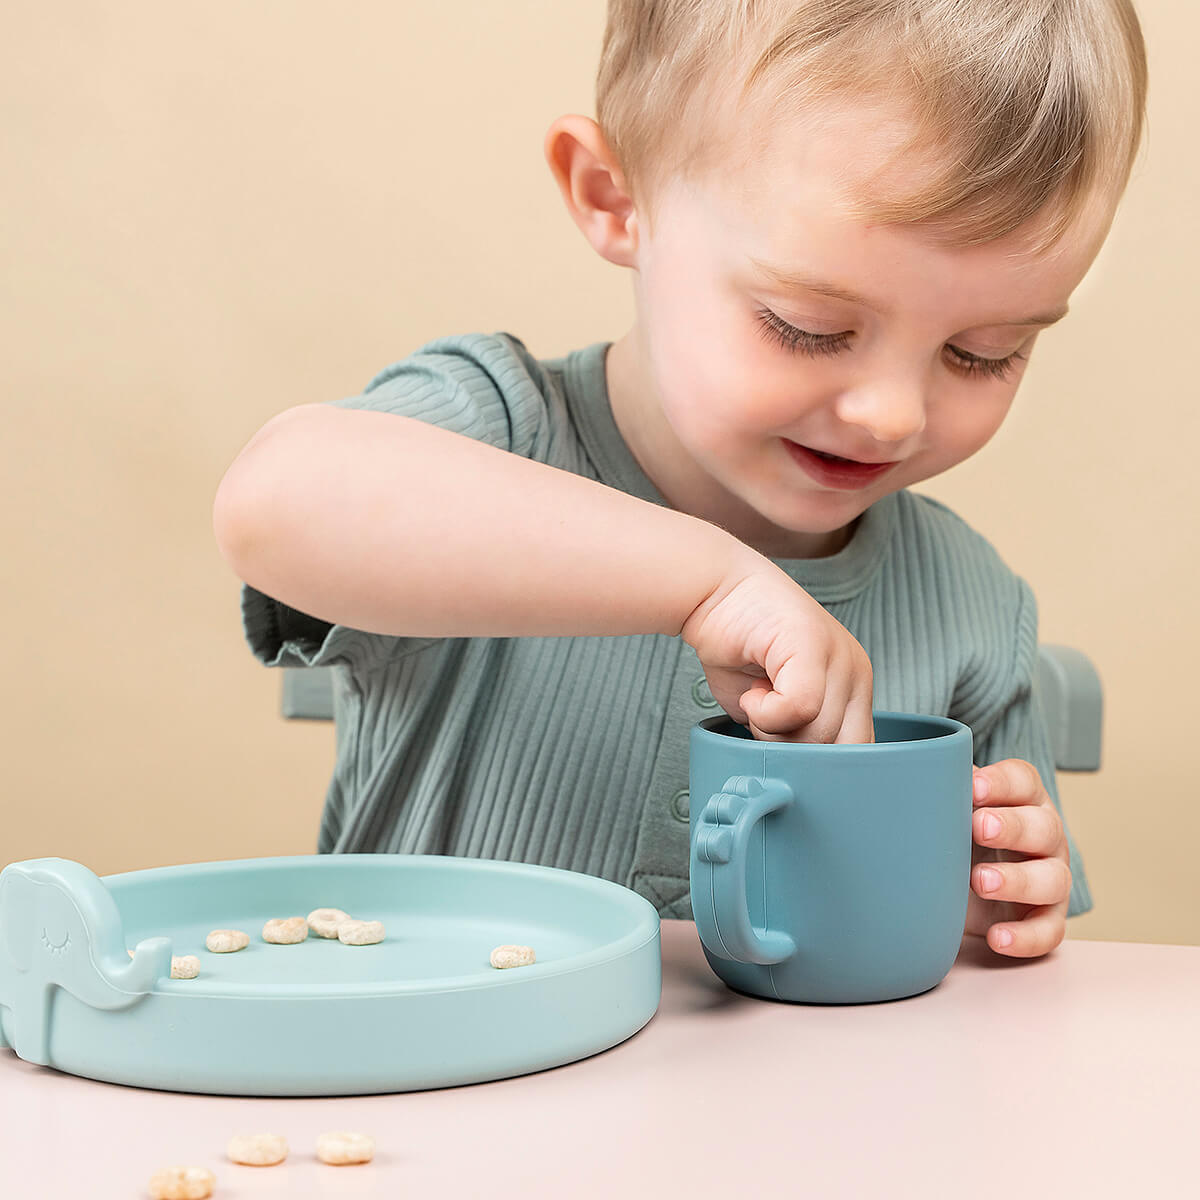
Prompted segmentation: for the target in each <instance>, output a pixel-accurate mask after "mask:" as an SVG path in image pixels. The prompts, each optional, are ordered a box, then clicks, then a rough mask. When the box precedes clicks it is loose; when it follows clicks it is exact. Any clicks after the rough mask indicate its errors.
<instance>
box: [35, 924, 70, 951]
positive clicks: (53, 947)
mask: <svg viewBox="0 0 1200 1200" xmlns="http://www.w3.org/2000/svg"><path fill="white" fill-rule="evenodd" d="M42 944H43V945H44V946H45V947H46V949H47V950H49V951H50V953H51V954H61V953H62V952H63V951H64V950H65V949H66V948H67V947H68V946H69V945H70V944H71V934H70V931H68V932H67V933H66V934H65V935H64V937H63V940H62V941H61V942H52V941H51V940H50V935H49V934H48V933H47V932H46V930H45V929H43V930H42Z"/></svg>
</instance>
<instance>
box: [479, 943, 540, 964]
mask: <svg viewBox="0 0 1200 1200" xmlns="http://www.w3.org/2000/svg"><path fill="white" fill-rule="evenodd" d="M489 961H490V962H491V964H492V966H493V967H497V968H499V969H500V970H503V969H504V968H505V967H527V966H529V965H530V963H533V962H536V961H537V956H536V955H535V954H534V952H533V947H532V946H497V947H496V948H495V950H493V951H492V955H491V958H490V959H489Z"/></svg>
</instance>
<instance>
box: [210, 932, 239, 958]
mask: <svg viewBox="0 0 1200 1200" xmlns="http://www.w3.org/2000/svg"><path fill="white" fill-rule="evenodd" d="M204 944H205V945H206V946H207V947H208V948H209V949H210V950H211V951H212V952H213V953H214V954H232V953H233V952H234V951H235V950H245V948H246V947H247V946H248V945H250V935H249V934H248V933H243V932H242V931H241V930H240V929H214V930H213V931H212V933H210V934H209V935H208V937H206V938H205V939H204Z"/></svg>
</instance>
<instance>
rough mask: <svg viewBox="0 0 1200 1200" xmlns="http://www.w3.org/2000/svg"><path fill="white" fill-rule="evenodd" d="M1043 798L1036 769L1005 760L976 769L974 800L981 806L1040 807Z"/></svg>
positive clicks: (1027, 764) (1015, 761) (1018, 761)
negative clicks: (1033, 805)
mask: <svg viewBox="0 0 1200 1200" xmlns="http://www.w3.org/2000/svg"><path fill="white" fill-rule="evenodd" d="M1045 795H1046V788H1045V785H1044V784H1043V783H1042V777H1041V776H1040V775H1039V774H1038V771H1037V767H1035V766H1034V765H1033V764H1032V763H1027V762H1025V761H1024V760H1023V759H1020V758H1006V759H1004V760H1003V761H1002V762H996V763H989V764H988V766H986V767H977V768H976V770H975V784H974V799H975V804H976V806H978V805H981V804H1040V803H1041V802H1042V799H1043V798H1044V797H1045Z"/></svg>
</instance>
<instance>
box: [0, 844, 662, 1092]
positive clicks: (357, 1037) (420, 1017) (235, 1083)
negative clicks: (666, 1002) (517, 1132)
mask: <svg viewBox="0 0 1200 1200" xmlns="http://www.w3.org/2000/svg"><path fill="white" fill-rule="evenodd" d="M314 908H340V909H344V910H345V911H346V912H348V913H350V914H351V916H353V917H357V918H360V919H365V920H380V921H383V923H384V925H385V927H386V929H387V937H386V939H385V940H384V941H383V942H381V943H379V944H378V945H374V946H344V945H342V943H341V942H338V941H336V940H332V941H327V940H325V939H322V938H317V937H315V936H312V935H310V936H309V938H308V940H307V941H305V942H302V943H300V944H299V945H295V946H276V945H270V944H268V943H266V942H264V941H263V940H262V927H263V924H264V922H265V921H267V920H268V919H269V918H271V917H289V916H305V915H306V914H308V913H309V912H310V911H312V909H314ZM213 929H243V930H245V931H246V932H247V933H248V934H249V935H250V945H249V946H248V947H247V948H246V949H245V950H241V951H238V952H237V953H234V954H212V953H210V952H209V951H208V950H206V949H205V946H204V939H205V936H206V935H207V934H208V933H209V931H210V930H213ZM504 943H516V944H519V945H527V946H532V947H533V948H534V950H535V951H536V953H537V962H536V963H535V964H534V965H532V966H528V967H515V968H510V969H508V970H497V969H495V968H493V967H492V966H491V965H490V964H489V962H488V956H489V954H490V953H491V951H492V949H493V948H494V947H495V946H498V945H501V944H504ZM135 948H136V951H137V953H136V956H135V958H134V959H133V960H132V961H131V960H130V958H129V955H128V950H133V949H135ZM172 954H175V955H184V954H194V955H196V956H197V957H198V958H199V959H200V975H199V977H198V978H196V979H191V980H176V979H170V978H169V977H168V976H169V972H170V956H171V955H172ZM660 991H661V959H660V953H659V922H658V914H657V913H656V912H655V910H654V907H653V906H652V905H651V904H650V903H649V902H648V901H646V900H645V899H643V898H642V897H641V896H638V895H637V894H636V893H634V892H632V891H630V890H629V889H627V888H623V887H620V886H619V885H617V884H615V883H609V882H608V881H606V880H603V879H596V878H594V877H592V876H590V875H581V874H577V873H576V872H573V871H561V870H556V869H553V868H550V867H536V866H527V865H524V864H521V863H508V862H493V861H490V860H483V859H466V858H449V857H438V856H417V855H390V854H337V855H312V856H303V857H294V858H260V859H243V860H240V861H232V862H213V863H196V864H193V865H189V866H178V867H160V868H156V869H154V870H147V871H132V872H129V873H127V874H123V875H109V876H106V877H105V878H104V879H98V878H97V877H96V876H95V875H93V874H92V872H90V871H89V870H88V869H87V868H86V867H83V866H81V865H80V864H79V863H75V862H71V861H69V860H66V859H58V858H43V859H32V860H30V861H28V862H21V863H12V864H10V865H9V866H8V867H6V868H5V869H4V871H3V873H0V1045H5V1044H7V1045H10V1046H12V1047H13V1049H15V1050H16V1052H17V1053H18V1054H19V1055H20V1056H21V1057H22V1058H25V1059H27V1060H29V1061H31V1062H39V1063H44V1064H47V1065H49V1066H53V1067H56V1068H58V1069H59V1070H62V1071H67V1072H70V1073H71V1074H74V1075H83V1076H87V1077H89V1078H92V1079H101V1080H107V1081H110V1082H113V1083H125V1084H133V1085H135V1086H138V1087H151V1088H165V1089H169V1090H171V1091H183V1092H214V1093H221V1094H227V1095H244V1096H332V1095H354V1094H363V1093H370V1092H399V1091H412V1090H416V1089H420V1088H433V1087H446V1086H450V1085H453V1084H463V1083H478V1082H482V1081H483V1080H488V1079H502V1078H505V1077H507V1076H510V1075H522V1074H525V1073H527V1072H530V1071H539V1070H542V1069H544V1068H546V1067H555V1066H560V1065H561V1064H563V1063H568V1062H573V1061H575V1060H576V1059H580V1058H586V1057H587V1056H588V1055H591V1054H596V1053H598V1052H599V1051H601V1050H605V1049H607V1048H608V1047H610V1046H615V1045H616V1044H617V1043H619V1042H622V1041H624V1040H625V1039H626V1038H628V1037H630V1036H632V1035H633V1034H634V1033H636V1032H637V1031H638V1030H639V1029H641V1028H642V1026H643V1025H645V1024H646V1022H647V1021H649V1020H650V1018H651V1017H652V1016H653V1015H654V1012H655V1010H656V1009H657V1007H658V1001H659V995H660Z"/></svg>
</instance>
